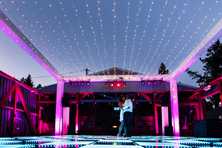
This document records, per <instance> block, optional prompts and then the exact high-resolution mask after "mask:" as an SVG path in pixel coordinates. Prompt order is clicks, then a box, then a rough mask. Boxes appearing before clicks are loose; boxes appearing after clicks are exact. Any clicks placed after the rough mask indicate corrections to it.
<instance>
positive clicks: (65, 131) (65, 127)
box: [63, 107, 70, 134]
mask: <svg viewBox="0 0 222 148" xmlns="http://www.w3.org/2000/svg"><path fill="white" fill-rule="evenodd" d="M69 113H70V107H63V134H68V129H69Z"/></svg>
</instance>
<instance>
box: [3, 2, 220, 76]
mask: <svg viewBox="0 0 222 148" xmlns="http://www.w3.org/2000/svg"><path fill="white" fill-rule="evenodd" d="M221 4H222V2H221V1H219V0H213V1H211V2H208V1H204V0H201V1H198V2H193V1H189V0H185V1H184V2H183V3H181V2H177V1H174V2H172V1H170V0H164V1H161V2H159V1H158V2H157V1H156V0H152V1H145V0H139V1H133V0H126V1H117V0H112V1H111V2H106V1H101V0H84V1H81V2H80V1H72V2H71V3H67V2H65V1H62V0H58V1H55V2H52V1H50V0H45V1H44V2H43V1H37V0H34V1H28V0H22V1H21V2H17V1H15V0H10V1H8V2H6V1H3V0H0V9H1V10H2V11H3V12H4V13H5V14H6V15H7V16H8V17H9V18H10V19H11V20H12V22H13V23H14V24H15V25H16V26H17V27H18V28H19V29H20V30H21V31H22V32H23V33H24V34H25V35H26V36H27V37H28V38H29V40H30V41H32V43H33V44H34V45H35V46H36V47H37V48H38V49H39V50H40V52H41V53H43V55H44V56H45V57H47V59H48V60H49V61H50V62H51V63H52V64H53V65H54V67H56V68H57V69H58V71H59V73H61V74H62V73H66V72H67V71H76V75H83V73H81V71H82V70H83V69H84V68H89V69H91V70H92V69H93V70H94V71H97V70H103V69H105V68H109V67H112V66H113V65H115V66H118V67H120V68H126V69H129V70H132V71H138V72H141V73H144V74H151V75H152V74H156V72H157V70H158V67H159V64H160V62H164V63H165V64H166V65H167V66H168V68H169V69H170V71H171V72H172V71H173V70H174V69H176V67H177V66H178V64H179V63H181V61H182V60H183V59H185V57H186V56H188V55H189V53H190V52H191V51H192V49H193V48H194V47H195V45H196V44H198V43H199V41H200V40H201V39H202V38H203V37H204V36H205V35H206V34H207V32H208V30H210V28H211V27H212V26H213V25H214V24H215V23H216V22H217V21H218V20H219V19H221V17H222V10H221V8H220V6H221ZM30 9H32V10H33V11H32V13H28V12H30V11H28V10H30Z"/></svg>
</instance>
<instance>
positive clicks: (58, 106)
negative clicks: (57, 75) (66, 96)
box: [55, 80, 64, 135]
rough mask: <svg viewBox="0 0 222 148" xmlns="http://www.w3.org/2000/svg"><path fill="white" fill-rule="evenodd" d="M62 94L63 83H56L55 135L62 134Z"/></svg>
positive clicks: (60, 81) (61, 81)
mask: <svg viewBox="0 0 222 148" xmlns="http://www.w3.org/2000/svg"><path fill="white" fill-rule="evenodd" d="M63 93H64V81H63V80H58V81H57V90H56V111H55V112H56V114H55V135H61V134H62V97H63Z"/></svg>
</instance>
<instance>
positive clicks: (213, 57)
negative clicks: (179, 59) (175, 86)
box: [187, 40, 222, 108]
mask: <svg viewBox="0 0 222 148" xmlns="http://www.w3.org/2000/svg"><path fill="white" fill-rule="evenodd" d="M200 61H201V63H202V64H203V68H202V70H203V73H199V72H196V71H192V70H188V71H187V73H188V74H189V75H190V76H191V77H192V79H194V80H196V82H197V83H198V84H199V86H206V85H208V84H209V82H211V81H212V80H214V79H216V78H218V77H219V76H221V75H222V44H221V43H220V41H219V40H218V41H216V42H215V43H214V44H213V45H212V46H211V47H210V48H209V49H208V50H207V54H206V57H204V58H200ZM219 102H220V98H219V96H218V95H215V96H213V98H212V99H211V100H210V102H208V103H207V104H210V105H209V106H212V107H213V108H216V107H218V106H219Z"/></svg>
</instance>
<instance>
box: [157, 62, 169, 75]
mask: <svg viewBox="0 0 222 148" xmlns="http://www.w3.org/2000/svg"><path fill="white" fill-rule="evenodd" d="M168 73H169V70H168V69H167V68H166V65H165V64H164V63H161V64H160V67H159V71H158V74H161V75H162V74H168Z"/></svg>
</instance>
